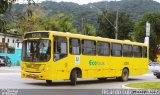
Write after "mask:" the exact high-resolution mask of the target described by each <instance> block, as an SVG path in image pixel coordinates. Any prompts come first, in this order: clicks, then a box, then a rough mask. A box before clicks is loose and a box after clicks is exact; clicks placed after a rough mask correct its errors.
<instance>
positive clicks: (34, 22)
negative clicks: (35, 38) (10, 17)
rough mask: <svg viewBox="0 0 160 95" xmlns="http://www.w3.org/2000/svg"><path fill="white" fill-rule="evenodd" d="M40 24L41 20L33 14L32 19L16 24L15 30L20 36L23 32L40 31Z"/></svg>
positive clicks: (25, 19)
mask: <svg viewBox="0 0 160 95" xmlns="http://www.w3.org/2000/svg"><path fill="white" fill-rule="evenodd" d="M42 23H43V22H42V18H39V17H38V16H37V15H36V14H33V15H32V17H29V18H24V19H21V20H20V22H18V23H17V25H16V28H17V29H18V31H19V33H20V34H24V33H25V32H30V31H37V30H42V29H43V27H41V24H42Z"/></svg>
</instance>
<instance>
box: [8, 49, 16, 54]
mask: <svg viewBox="0 0 160 95" xmlns="http://www.w3.org/2000/svg"><path fill="white" fill-rule="evenodd" d="M7 53H9V54H14V53H15V48H13V47H8V50H7Z"/></svg>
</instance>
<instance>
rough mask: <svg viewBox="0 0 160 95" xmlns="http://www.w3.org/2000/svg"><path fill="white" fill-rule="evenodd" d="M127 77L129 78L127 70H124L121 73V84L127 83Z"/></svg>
mask: <svg viewBox="0 0 160 95" xmlns="http://www.w3.org/2000/svg"><path fill="white" fill-rule="evenodd" d="M128 77H129V70H128V69H127V68H125V69H123V71H122V76H121V81H122V82H125V81H128Z"/></svg>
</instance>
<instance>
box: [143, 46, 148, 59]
mask: <svg viewBox="0 0 160 95" xmlns="http://www.w3.org/2000/svg"><path fill="white" fill-rule="evenodd" d="M143 58H147V47H143Z"/></svg>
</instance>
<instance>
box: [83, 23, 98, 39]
mask: <svg viewBox="0 0 160 95" xmlns="http://www.w3.org/2000/svg"><path fill="white" fill-rule="evenodd" d="M85 30H86V33H87V35H90V36H96V29H95V28H94V27H93V26H92V25H91V24H87V25H86V26H85Z"/></svg>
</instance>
